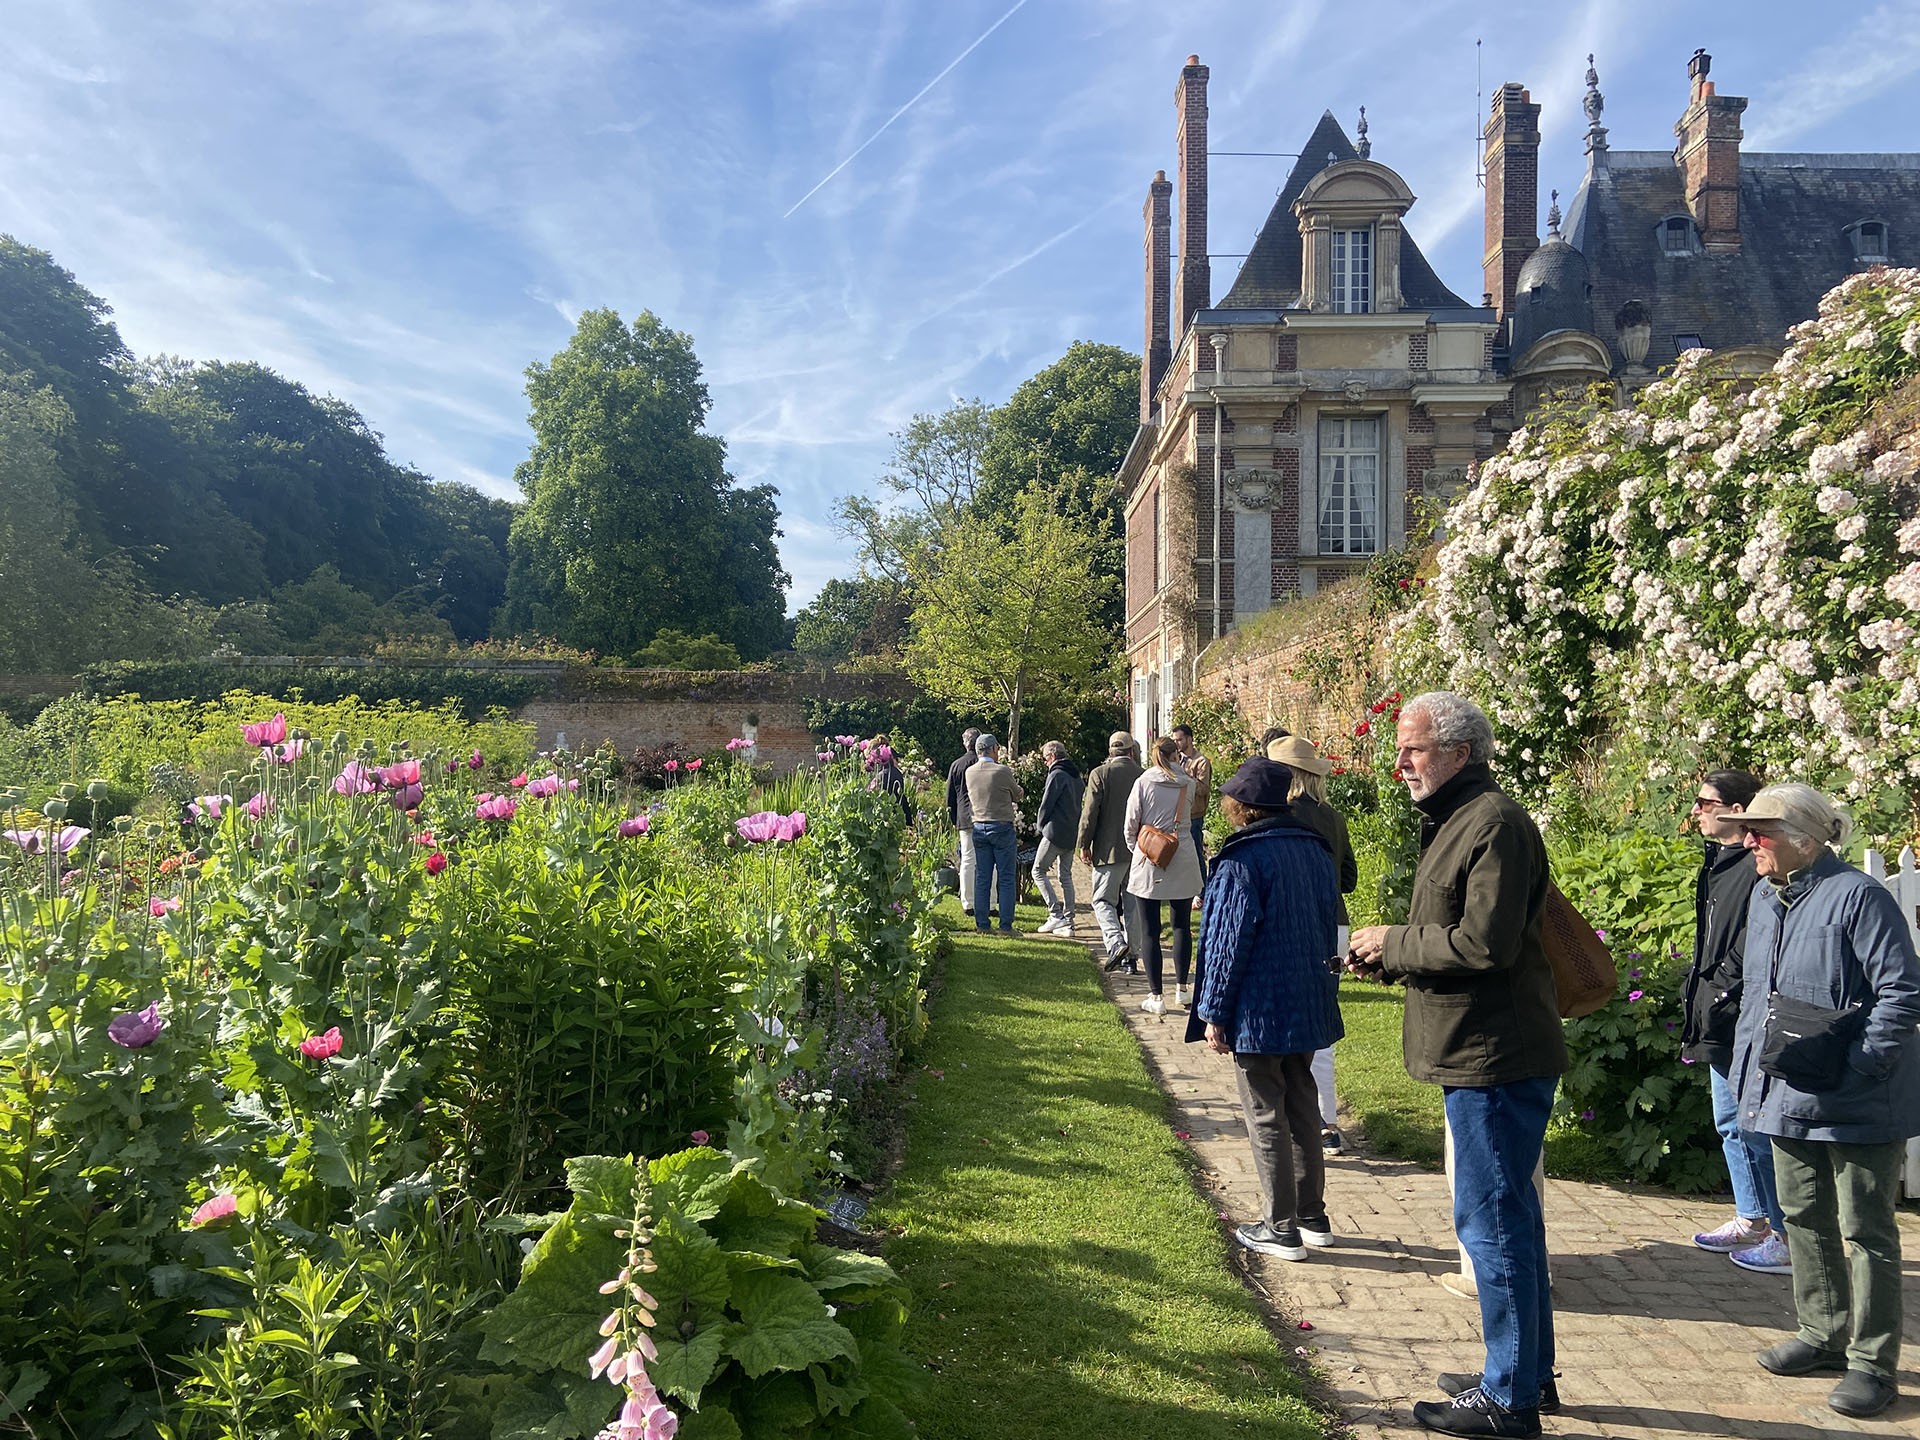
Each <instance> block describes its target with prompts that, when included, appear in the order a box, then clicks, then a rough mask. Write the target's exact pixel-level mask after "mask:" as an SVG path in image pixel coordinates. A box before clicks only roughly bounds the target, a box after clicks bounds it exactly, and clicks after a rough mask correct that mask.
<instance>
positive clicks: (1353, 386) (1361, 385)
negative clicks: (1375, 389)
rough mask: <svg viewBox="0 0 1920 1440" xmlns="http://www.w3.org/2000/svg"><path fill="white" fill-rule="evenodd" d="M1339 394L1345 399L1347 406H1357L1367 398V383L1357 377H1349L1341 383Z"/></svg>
mask: <svg viewBox="0 0 1920 1440" xmlns="http://www.w3.org/2000/svg"><path fill="white" fill-rule="evenodd" d="M1340 393H1341V394H1342V395H1344V396H1346V397H1347V403H1348V404H1349V405H1358V404H1359V403H1360V402H1361V401H1362V400H1365V399H1366V398H1367V382H1366V381H1364V380H1362V379H1360V378H1359V376H1357V375H1350V376H1348V377H1347V379H1346V380H1345V381H1344V382H1342V384H1341V386H1340Z"/></svg>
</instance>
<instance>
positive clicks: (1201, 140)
mask: <svg viewBox="0 0 1920 1440" xmlns="http://www.w3.org/2000/svg"><path fill="white" fill-rule="evenodd" d="M1207 73H1208V72H1207V67H1206V66H1204V65H1202V64H1201V63H1200V57H1199V56H1198V55H1189V56H1188V57H1187V63H1186V65H1185V67H1184V68H1182V70H1181V71H1180V82H1179V84H1178V85H1176V86H1175V87H1174V92H1173V106H1174V111H1175V114H1176V115H1177V117H1178V118H1177V120H1176V121H1175V124H1174V132H1173V141H1174V148H1175V150H1176V152H1177V158H1178V187H1179V191H1180V219H1179V226H1180V271H1179V279H1178V280H1177V281H1175V283H1174V290H1173V338H1174V343H1175V344H1176V345H1177V344H1178V343H1179V341H1180V337H1181V336H1182V335H1184V334H1186V333H1187V326H1188V324H1189V323H1190V322H1191V321H1192V319H1193V315H1194V312H1195V311H1196V310H1204V309H1206V308H1207V306H1208V305H1209V304H1210V303H1211V299H1210V292H1211V290H1212V286H1213V278H1212V271H1211V270H1210V268H1209V266H1208V262H1207Z"/></svg>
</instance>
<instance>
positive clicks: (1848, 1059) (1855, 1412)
mask: <svg viewBox="0 0 1920 1440" xmlns="http://www.w3.org/2000/svg"><path fill="white" fill-rule="evenodd" d="M1727 823H1728V825H1729V826H1731V827H1737V829H1738V830H1739V831H1740V832H1741V834H1742V836H1743V840H1744V843H1745V845H1746V847H1747V849H1748V850H1749V851H1751V852H1752V854H1753V861H1754V869H1755V870H1756V871H1758V872H1759V876H1760V883H1759V884H1757V885H1755V886H1754V887H1753V895H1752V898H1751V899H1750V900H1749V901H1748V905H1747V948H1746V962H1745V976H1744V978H1745V988H1744V990H1743V991H1742V992H1741V998H1740V1022H1739V1026H1738V1028H1737V1029H1736V1030H1735V1032H1734V1053H1733V1064H1732V1067H1731V1069H1730V1070H1729V1072H1728V1077H1727V1083H1728V1084H1729V1085H1730V1086H1731V1087H1732V1088H1733V1091H1734V1093H1735V1094H1736V1095H1737V1096H1738V1097H1739V1105H1740V1123H1741V1125H1742V1126H1743V1127H1745V1128H1746V1129H1748V1130H1755V1131H1758V1132H1759V1133H1760V1134H1762V1135H1768V1136H1771V1137H1772V1140H1773V1169H1774V1179H1775V1183H1776V1186H1777V1188H1778V1192H1779V1201H1780V1210H1781V1213H1782V1214H1783V1215H1784V1216H1785V1218H1786V1222H1787V1249H1788V1251H1789V1252H1790V1253H1791V1255H1792V1257H1793V1303H1794V1309H1795V1311H1796V1312H1797V1316H1798V1319H1799V1322H1800V1327H1799V1330H1798V1331H1797V1333H1795V1334H1794V1335H1793V1336H1792V1337H1791V1338H1789V1339H1786V1340H1782V1341H1781V1342H1780V1343H1779V1344H1778V1345H1775V1346H1773V1347H1772V1348H1770V1349H1767V1350H1763V1351H1761V1352H1760V1354H1759V1356H1758V1357H1757V1358H1758V1359H1759V1361H1760V1364H1761V1365H1762V1366H1763V1367H1765V1368H1766V1369H1768V1370H1770V1371H1772V1372H1773V1373H1774V1374H1775V1375H1812V1374H1817V1373H1818V1372H1820V1371H1823V1370H1824V1371H1844V1372H1845V1374H1844V1375H1843V1376H1842V1378H1841V1380H1840V1383H1839V1384H1838V1385H1836V1386H1835V1387H1834V1389H1833V1392H1832V1393H1831V1394H1830V1395H1829V1396H1828V1397H1827V1404H1828V1405H1829V1406H1831V1407H1832V1408H1833V1409H1834V1410H1836V1411H1838V1412H1839V1413H1840V1414H1842V1415H1846V1416H1850V1417H1854V1418H1864V1417H1866V1416H1869V1415H1878V1414H1879V1413H1880V1412H1881V1411H1882V1410H1885V1409H1886V1408H1887V1407H1888V1406H1889V1405H1891V1404H1893V1402H1894V1400H1895V1399H1897V1398H1898V1396H1899V1391H1898V1390H1897V1389H1896V1388H1895V1383H1894V1377H1895V1376H1896V1375H1898V1374H1899V1370H1900V1327H1901V1323H1902V1321H1901V1296H1900V1287H1901V1276H1900V1227H1899V1224H1898V1222H1897V1220H1896V1219H1895V1217H1894V1199H1895V1196H1896V1194H1897V1193H1898V1189H1899V1174H1900V1164H1901V1159H1902V1156H1903V1155H1904V1153H1905V1150H1906V1140H1907V1138H1908V1137H1909V1136H1911V1135H1914V1134H1916V1133H1920V1039H1916V1035H1915V1031H1916V1028H1920V958H1916V957H1915V954H1914V946H1913V937H1912V935H1911V933H1910V932H1909V931H1908V929H1907V917H1906V916H1905V915H1903V914H1902V913H1901V911H1900V904H1899V902H1898V901H1897V900H1895V899H1894V898H1893V892H1892V891H1890V890H1888V889H1887V887H1886V886H1884V885H1882V884H1880V883H1879V882H1878V881H1877V880H1874V879H1873V878H1872V877H1870V876H1868V875H1865V874H1863V873H1862V872H1860V871H1859V870H1856V869H1855V868H1854V867H1853V866H1851V865H1849V864H1847V862H1846V861H1844V860H1842V859H1841V858H1840V857H1839V856H1838V855H1836V854H1834V853H1833V851H1832V850H1831V849H1829V848H1828V847H1829V846H1838V845H1842V844H1844V843H1846V839H1847V835H1848V833H1849V832H1850V831H1851V830H1852V828H1853V822H1852V820H1851V819H1849V818H1848V816H1847V814H1846V812H1845V811H1843V810H1842V809H1841V808H1840V807H1839V806H1837V805H1835V804H1834V803H1833V802H1832V801H1831V800H1829V799H1828V798H1827V797H1826V796H1824V795H1822V794H1821V793H1820V792H1819V791H1818V790H1815V789H1813V788H1812V787H1811V786H1809V785H1770V786H1768V787H1767V788H1766V789H1764V790H1762V791H1761V792H1760V793H1759V794H1758V795H1756V796H1754V797H1753V799H1752V800H1751V801H1750V802H1749V803H1748V805H1747V808H1746V809H1745V810H1743V811H1741V812H1740V813H1739V814H1737V815H1731V816H1728V817H1727Z"/></svg>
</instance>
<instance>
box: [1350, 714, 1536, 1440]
mask: <svg viewBox="0 0 1920 1440" xmlns="http://www.w3.org/2000/svg"><path fill="white" fill-rule="evenodd" d="M1398 727H1399V728H1398V736H1397V738H1398V741H1399V756H1398V762H1397V763H1398V766H1399V770H1400V773H1401V774H1402V775H1403V776H1404V777H1405V779H1406V783H1407V788H1408V791H1409V792H1410V793H1411V795H1412V797H1413V803H1414V805H1415V807H1416V808H1417V809H1418V810H1419V811H1420V815H1421V820H1420V850H1421V855H1420V868H1419V871H1418V872H1417V873H1416V874H1415V876H1414V881H1413V902H1412V905H1411V907H1410V909H1409V911H1408V915H1407V923H1406V924H1405V925H1373V926H1368V927H1366V928H1364V929H1361V930H1357V931H1355V932H1354V934H1353V937H1352V940H1351V942H1350V945H1351V948H1350V951H1349V955H1348V964H1349V967H1350V968H1352V969H1354V970H1355V971H1357V972H1358V973H1361V974H1366V975H1371V976H1373V977H1375V978H1379V979H1387V980H1403V981H1405V982H1406V986H1407V1005H1406V1018H1405V1021H1404V1025H1403V1029H1402V1046H1403V1048H1404V1051H1405V1055H1406V1063H1407V1073H1408V1074H1410V1075H1411V1076H1413V1078H1414V1079H1416V1080H1424V1081H1428V1082H1430V1083H1433V1084H1437V1085H1440V1086H1442V1087H1443V1089H1444V1094H1445V1100H1446V1111H1447V1126H1448V1129H1449V1130H1450V1131H1451V1132H1452V1135H1453V1143H1454V1169H1453V1181H1454V1200H1453V1205H1454V1212H1453V1219H1454V1229H1455V1230H1456V1231H1457V1232H1458V1234H1459V1236H1460V1244H1461V1246H1462V1248H1463V1249H1465V1250H1466V1252H1467V1254H1468V1256H1469V1257H1470V1258H1471V1259H1472V1261H1473V1267H1474V1271H1475V1274H1476V1276H1477V1279H1478V1285H1479V1299H1480V1319H1481V1329H1482V1333H1483V1336H1484V1338H1485V1340H1486V1346H1487V1356H1486V1361H1485V1364H1484V1366H1483V1368H1482V1369H1481V1371H1480V1372H1479V1373H1478V1374H1470V1373H1455V1374H1443V1375H1441V1376H1440V1377H1439V1386H1440V1389H1441V1390H1442V1391H1444V1392H1445V1393H1446V1394H1447V1395H1449V1396H1450V1397H1451V1399H1449V1400H1448V1401H1445V1402H1441V1403H1434V1402H1428V1401H1422V1402H1420V1403H1418V1404H1416V1405H1415V1406H1414V1407H1413V1413H1414V1418H1415V1419H1416V1420H1418V1421H1419V1422H1420V1423H1421V1424H1422V1425H1424V1426H1426V1427H1427V1428H1428V1429H1430V1430H1438V1431H1441V1432H1442V1433H1444V1434H1450V1435H1465V1436H1496V1437H1502V1440H1529V1437H1532V1436H1535V1435H1538V1434H1539V1433H1540V1411H1541V1409H1542V1408H1545V1409H1548V1410H1552V1409H1556V1408H1558V1405H1559V1396H1558V1393H1557V1391H1556V1390H1555V1388H1554V1385H1553V1359H1554V1355H1553V1305H1552V1298H1551V1293H1550V1290H1549V1286H1548V1280H1547V1234H1546V1221H1545V1217H1544V1215H1543V1213H1542V1210H1541V1205H1540V1197H1539V1195H1538V1193H1537V1192H1536V1191H1535V1189H1534V1187H1533V1170H1534V1166H1535V1164H1536V1163H1537V1162H1538V1160H1539V1158H1540V1152H1541V1146H1542V1144H1543V1143H1544V1141H1545V1139H1546V1131H1547V1116H1548V1114H1549V1113H1550V1112H1551V1111H1552V1109H1553V1093H1554V1089H1555V1088H1556V1086H1557V1084H1558V1081H1559V1077H1560V1075H1561V1073H1562V1072H1564V1071H1565V1070H1566V1068H1567V1047H1566V1041H1565V1039H1564V1038H1563V1037H1562V1035H1561V1031H1560V1007H1559V1002H1558V1000H1557V998H1556V996H1555V993H1554V983H1553V968H1552V966H1551V965H1550V964H1549V963H1548V961H1547V956H1546V951H1545V950H1544V949H1543V948H1542V946H1541V943H1540V917H1541V912H1542V910H1543V909H1544V908H1545V905H1546V896H1547V852H1546V847H1545V845H1543V844H1542V843H1541V840H1540V832H1539V830H1538V829H1537V828H1535V826H1534V823H1533V820H1532V818H1531V817H1530V816H1529V815H1528V814H1527V812H1526V811H1525V810H1524V809H1523V808H1521V807H1520V806H1519V805H1517V804H1515V803H1514V802H1513V801H1512V800H1511V799H1509V798H1508V797H1507V796H1506V795H1505V794H1503V793H1502V792H1501V790H1500V787H1499V786H1498V785H1496V784H1495V783H1494V781H1493V777H1492V775H1491V774H1490V773H1489V771H1488V768H1487V763H1488V761H1489V760H1490V759H1491V757H1492V753H1493V727H1492V725H1491V724H1490V723H1489V722H1488V720H1487V717H1486V715H1485V714H1483V713H1482V712H1481V710H1480V708H1479V707H1478V706H1477V705H1475V704H1473V702H1472V701H1470V700H1468V699H1466V698H1465V697H1463V696H1460V695H1455V694H1453V693H1451V692H1448V691H1439V692H1436V693H1433V694H1428V695H1420V696H1416V697H1415V698H1414V699H1412V700H1409V701H1408V702H1407V703H1406V704H1405V706H1403V707H1402V709H1401V711H1400V715H1399V718H1398Z"/></svg>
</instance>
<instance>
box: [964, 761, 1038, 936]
mask: <svg viewBox="0 0 1920 1440" xmlns="http://www.w3.org/2000/svg"><path fill="white" fill-rule="evenodd" d="M973 750H974V755H975V757H976V758H975V759H974V762H973V764H972V765H971V766H970V767H968V769H967V802H968V805H969V808H970V809H971V810H972V812H973V854H974V871H973V927H974V929H976V930H985V929H987V928H988V926H987V921H988V920H989V919H990V918H991V917H992V915H993V903H994V897H995V895H996V894H997V895H998V897H999V901H1000V933H1001V934H1003V935H1011V934H1012V933H1013V903H1014V900H1015V899H1016V897H1017V896H1018V894H1019V889H1020V880H1019V875H1018V872H1017V871H1016V868H1015V866H1016V863H1017V862H1016V861H1015V858H1014V856H1015V850H1014V830H1015V827H1016V826H1018V825H1019V823H1020V809H1019V805H1018V803H1017V802H1018V801H1021V800H1024V799H1026V798H1027V792H1026V791H1025V790H1023V789H1021V788H1020V782H1019V781H1018V780H1016V779H1014V778H1013V771H1012V769H1010V768H1009V767H1008V766H1005V765H1002V764H1001V763H1000V759H999V756H1000V742H999V741H998V740H996V739H994V738H993V736H991V735H981V736H980V737H979V738H978V739H976V740H975V741H974V742H973ZM996 880H997V881H998V882H999V883H998V884H996V883H995V881H996Z"/></svg>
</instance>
